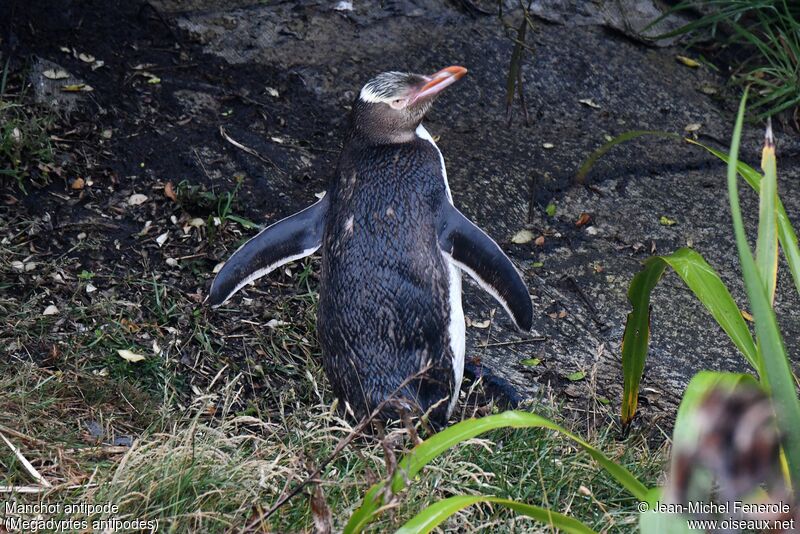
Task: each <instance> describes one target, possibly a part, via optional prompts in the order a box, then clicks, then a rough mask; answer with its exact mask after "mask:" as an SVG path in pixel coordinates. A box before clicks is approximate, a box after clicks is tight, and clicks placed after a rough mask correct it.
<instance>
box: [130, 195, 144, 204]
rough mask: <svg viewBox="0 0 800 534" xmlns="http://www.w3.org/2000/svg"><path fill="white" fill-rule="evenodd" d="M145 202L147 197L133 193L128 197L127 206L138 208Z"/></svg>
mask: <svg viewBox="0 0 800 534" xmlns="http://www.w3.org/2000/svg"><path fill="white" fill-rule="evenodd" d="M145 202H147V196H146V195H142V194H141V193H134V194H133V195H131V196H130V197H128V205H130V206H138V205H140V204H144V203H145Z"/></svg>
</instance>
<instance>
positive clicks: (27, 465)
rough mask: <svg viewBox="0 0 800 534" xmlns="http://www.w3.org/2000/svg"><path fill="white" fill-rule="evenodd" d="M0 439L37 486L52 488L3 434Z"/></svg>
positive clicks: (0, 434) (0, 433)
mask: <svg viewBox="0 0 800 534" xmlns="http://www.w3.org/2000/svg"><path fill="white" fill-rule="evenodd" d="M0 438H3V441H5V442H6V445H8V448H9V449H11V451H12V452H13V453H14V455H15V456H16V457H17V459H19V461H20V462H21V463H22V465H23V466H24V467H25V469H26V470H27V471H28V473H30V475H31V476H32V477H33V478H34V479H35V480H36V482H38V483H39V484H41V485H42V486H44V487H45V488H52V487H53V485H52V484H50V482H48V481H47V479H46V478H44V477H43V476H42V474H41V473H39V471H37V470H36V468H35V467H33V465H31V463H30V462H29V461H28V459H27V458H25V456H24V455H23V454H22V452H21V451H20V450H19V449H18V448H16V447H15V446H14V444H13V443H11V442H10V441H9V440H8V438H7V437H6V436H5V434H3V433H2V432H0Z"/></svg>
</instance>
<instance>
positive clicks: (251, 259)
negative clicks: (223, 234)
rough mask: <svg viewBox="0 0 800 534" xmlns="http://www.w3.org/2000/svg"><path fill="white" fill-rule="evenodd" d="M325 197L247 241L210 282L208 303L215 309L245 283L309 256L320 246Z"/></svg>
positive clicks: (324, 213)
mask: <svg viewBox="0 0 800 534" xmlns="http://www.w3.org/2000/svg"><path fill="white" fill-rule="evenodd" d="M328 205H329V200H328V196H327V195H326V196H324V197H322V198H321V199H320V200H319V201H317V202H316V203H314V204H312V205H311V206H309V207H307V208H305V209H304V210H302V211H299V212H297V213H295V214H294V215H290V216H289V217H286V218H285V219H282V220H280V221H278V222H276V223H274V224H272V225H270V226H268V227H267V228H265V229H264V230H262V231H261V232H259V233H258V234H257V235H256V236H255V237H253V238H252V239H250V240H249V241H247V242H246V243H245V244H244V245H242V246H241V247H239V249H238V250H237V251H236V252H234V253H233V255H232V256H231V257H230V258H228V261H226V262H225V265H223V266H222V269H221V270H220V271H219V273H217V276H216V277H215V278H214V281H213V282H212V283H211V290H210V291H209V295H208V302H209V304H211V306H212V307H214V308H216V307H217V306H221V305H222V304H224V303H225V302H226V301H227V300H228V299H229V298H231V297H232V296H233V294H234V293H236V292H237V291H239V290H240V289H241V288H242V287H244V286H245V285H246V284H248V283H250V282H252V281H253V280H256V279H258V278H261V277H262V276H264V275H265V274H268V273H269V272H270V271H273V270H275V269H277V268H278V267H280V266H281V265H284V264H286V263H289V262H290V261H294V260H298V259H300V258H305V257H306V256H310V255H311V254H313V253H314V252H316V251H317V249H319V247H320V246H321V245H322V235H323V232H324V229H325V218H326V216H327V214H328Z"/></svg>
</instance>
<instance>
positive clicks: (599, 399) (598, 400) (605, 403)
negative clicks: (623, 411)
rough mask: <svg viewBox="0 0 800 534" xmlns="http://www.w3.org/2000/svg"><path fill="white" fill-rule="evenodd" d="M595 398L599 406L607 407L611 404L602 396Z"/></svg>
mask: <svg viewBox="0 0 800 534" xmlns="http://www.w3.org/2000/svg"><path fill="white" fill-rule="evenodd" d="M595 398H596V399H597V402H599V403H600V404H602V405H603V406H608V405H609V404H611V401H610V400H608V399H607V398H605V397H603V396H601V395H598V396H597V397H595Z"/></svg>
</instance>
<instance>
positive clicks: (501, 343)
mask: <svg viewBox="0 0 800 534" xmlns="http://www.w3.org/2000/svg"><path fill="white" fill-rule="evenodd" d="M540 341H547V336H535V337H531V338H528V339H518V340H516V341H498V342H497V343H481V344H479V345H478V347H480V348H482V349H485V348H486V347H503V346H506V345H522V344H523V343H538V342H540Z"/></svg>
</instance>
